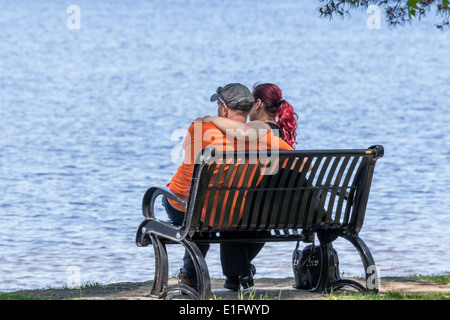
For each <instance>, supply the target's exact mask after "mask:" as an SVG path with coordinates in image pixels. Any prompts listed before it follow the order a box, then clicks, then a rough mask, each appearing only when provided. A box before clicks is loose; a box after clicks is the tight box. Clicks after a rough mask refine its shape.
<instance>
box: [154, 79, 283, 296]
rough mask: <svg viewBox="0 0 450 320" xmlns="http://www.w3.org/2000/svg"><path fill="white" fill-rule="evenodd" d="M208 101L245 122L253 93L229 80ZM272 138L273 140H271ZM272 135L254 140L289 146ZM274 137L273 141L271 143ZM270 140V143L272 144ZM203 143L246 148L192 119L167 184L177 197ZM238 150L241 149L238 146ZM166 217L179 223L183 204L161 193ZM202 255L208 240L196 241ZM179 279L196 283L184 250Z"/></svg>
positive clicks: (187, 181)
mask: <svg viewBox="0 0 450 320" xmlns="http://www.w3.org/2000/svg"><path fill="white" fill-rule="evenodd" d="M210 100H211V101H217V104H218V110H217V113H218V115H219V117H224V118H227V119H231V120H234V121H238V122H241V123H245V122H246V120H247V116H248V113H249V112H250V110H251V108H252V106H253V96H252V94H251V92H250V90H249V89H248V88H247V87H245V86H244V85H242V84H239V83H230V84H228V85H226V86H225V87H223V88H221V87H219V88H218V89H217V92H216V93H215V94H213V95H212V96H211V99H210ZM275 139H276V140H275ZM275 139H274V137H272V135H271V133H270V132H269V133H268V134H267V136H265V137H264V138H261V139H260V140H261V141H259V140H258V142H259V144H257V147H256V148H257V149H260V146H262V147H263V148H267V149H271V150H274V149H276V148H278V149H279V150H292V148H291V147H290V146H289V145H288V144H287V143H285V142H284V141H283V140H281V139H279V138H276V137H275ZM273 141H275V143H273ZM272 144H274V145H273V146H272ZM205 147H214V148H216V149H217V150H218V151H239V148H248V147H249V145H248V144H245V143H244V144H243V143H238V141H236V139H235V138H234V136H232V135H227V134H225V133H224V132H222V131H220V130H219V129H218V128H217V127H216V126H215V125H214V124H212V123H201V122H195V121H194V122H193V123H192V124H191V126H190V127H189V130H188V133H187V135H186V138H185V140H184V142H183V149H184V151H185V155H184V160H183V163H182V165H181V166H180V167H179V168H178V170H177V172H176V174H175V175H174V176H173V178H172V180H171V181H170V182H169V183H168V184H167V187H169V189H170V190H171V191H172V192H173V193H174V194H175V195H177V196H178V197H180V198H182V199H187V197H188V195H189V188H190V184H191V179H192V172H193V169H194V162H195V159H196V157H197V155H198V153H199V152H200V151H201V150H202V149H203V148H205ZM241 150H242V149H241ZM163 206H164V207H165V209H166V211H167V214H168V216H169V219H170V220H171V221H172V223H173V224H175V225H182V223H183V219H184V208H183V206H181V205H180V204H178V203H177V202H175V201H172V200H171V199H168V198H167V197H163ZM197 246H198V248H199V249H200V251H201V252H202V254H203V256H206V253H207V252H208V250H209V244H200V243H199V244H197ZM179 281H180V282H181V283H184V284H186V285H189V286H191V287H195V284H196V283H197V280H196V273H195V268H194V264H193V261H192V259H191V257H190V255H189V253H188V252H186V253H185V255H184V258H183V268H182V269H181V273H180V275H179Z"/></svg>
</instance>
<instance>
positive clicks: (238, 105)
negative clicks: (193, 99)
mask: <svg viewBox="0 0 450 320" xmlns="http://www.w3.org/2000/svg"><path fill="white" fill-rule="evenodd" d="M210 101H217V104H218V106H219V108H218V110H217V113H218V115H219V117H224V118H232V117H236V116H239V117H243V118H244V119H247V115H248V113H249V112H250V110H251V108H252V106H253V96H252V93H251V92H250V90H249V89H248V88H247V87H246V86H244V85H242V84H240V83H229V84H227V85H226V86H225V87H219V88H217V91H216V93H214V94H213V95H212V96H211V98H210Z"/></svg>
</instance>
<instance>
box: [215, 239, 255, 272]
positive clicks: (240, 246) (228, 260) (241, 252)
mask: <svg viewBox="0 0 450 320" xmlns="http://www.w3.org/2000/svg"><path fill="white" fill-rule="evenodd" d="M263 247H264V243H233V242H226V243H221V244H220V261H221V263H222V271H223V274H224V275H225V276H226V277H227V278H230V277H239V276H244V277H245V276H247V275H250V274H251V271H250V270H251V267H250V265H251V262H252V260H253V259H254V258H255V257H256V256H257V255H258V253H259V252H260V251H261V249H262V248H263Z"/></svg>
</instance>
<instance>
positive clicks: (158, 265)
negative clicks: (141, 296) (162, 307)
mask: <svg viewBox="0 0 450 320" xmlns="http://www.w3.org/2000/svg"><path fill="white" fill-rule="evenodd" d="M150 238H151V240H152V244H153V249H154V250H155V278H154V281H153V286H152V289H151V291H150V294H149V295H150V296H155V297H158V298H164V296H165V294H166V288H167V284H168V277H169V264H168V261H167V251H166V247H165V245H164V244H163V243H162V242H161V241H160V240H159V239H158V237H157V236H156V235H153V234H151V235H150Z"/></svg>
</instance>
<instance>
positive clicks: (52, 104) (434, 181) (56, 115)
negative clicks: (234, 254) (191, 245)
mask: <svg viewBox="0 0 450 320" xmlns="http://www.w3.org/2000/svg"><path fill="white" fill-rule="evenodd" d="M75 4H76V5H78V6H79V8H80V17H81V20H80V21H81V22H80V26H81V29H74V30H72V29H69V28H68V27H67V24H66V22H67V19H68V17H69V16H70V14H68V13H67V12H66V9H67V7H68V6H69V3H64V2H58V1H39V2H38V1H31V0H30V1H25V0H24V1H4V0H0V8H1V9H0V129H1V130H0V132H1V134H0V289H18V288H23V289H24V288H37V287H39V288H43V287H47V286H62V285H64V284H66V283H67V281H68V278H70V276H71V270H73V268H74V267H75V268H78V269H77V270H79V272H80V273H79V274H80V278H81V281H82V282H87V281H96V282H99V283H106V282H115V281H118V282H123V281H146V280H150V279H152V277H153V270H154V260H153V250H152V248H151V247H148V248H138V247H136V246H135V243H134V237H135V232H136V229H137V227H138V225H139V223H140V222H141V221H142V215H141V199H142V196H143V194H144V192H145V191H146V189H147V188H148V187H150V186H155V185H157V186H162V185H165V184H166V183H167V182H168V181H169V180H170V179H171V177H172V175H173V174H174V173H175V171H176V169H177V164H176V163H174V162H172V161H171V157H170V153H171V151H172V150H173V148H174V147H175V146H177V145H178V144H179V142H180V139H181V137H177V135H176V134H175V135H174V136H173V137H172V133H173V132H176V130H177V129H186V128H187V127H188V126H189V124H190V122H191V121H192V120H193V119H194V118H196V117H199V116H203V115H214V114H215V113H216V112H217V108H216V105H215V104H213V103H210V102H209V96H210V95H211V93H212V92H213V91H214V90H215V89H216V88H217V86H219V85H224V84H226V83H228V82H236V81H238V82H241V83H244V84H246V85H248V86H249V87H251V86H252V85H253V84H254V83H255V82H257V81H265V82H274V83H277V84H278V85H279V86H280V87H281V88H282V89H283V93H284V98H285V99H286V100H288V101H289V102H291V104H292V105H293V106H294V108H295V110H296V112H297V113H298V114H299V125H300V129H299V132H298V141H299V145H298V146H297V148H298V149H327V148H365V147H368V146H370V145H373V144H382V145H384V147H385V157H384V158H382V159H381V160H379V162H378V163H377V166H376V168H375V171H376V172H375V177H374V181H373V186H372V191H371V196H370V199H369V204H368V209H367V214H366V220H365V225H364V227H363V229H362V231H361V233H360V235H361V237H362V238H363V240H364V241H365V242H366V243H367V244H368V246H369V247H370V249H371V251H372V254H373V256H374V258H375V261H376V263H377V265H378V268H379V270H380V273H381V275H382V276H390V275H396V274H405V273H409V272H414V273H428V274H429V273H440V272H445V271H449V269H450V255H449V254H448V252H449V249H450V246H449V244H450V232H449V227H448V221H449V220H448V219H449V213H448V210H449V208H450V197H449V196H448V195H449V192H448V187H449V181H450V166H449V162H450V130H449V128H450V116H449V106H450V105H449V101H450V90H449V73H448V70H450V59H448V53H449V52H450V33H449V32H447V33H442V32H439V31H437V30H436V29H435V28H434V23H435V22H436V21H434V20H433V18H432V17H430V18H428V19H424V20H423V21H420V22H415V23H413V24H412V25H407V26H405V27H399V28H397V29H393V30H392V29H390V28H389V27H388V26H387V25H386V24H385V23H384V17H383V18H382V23H381V29H379V30H377V29H374V30H371V29H368V28H367V25H366V20H367V18H368V17H369V16H370V15H369V14H366V13H365V12H364V11H363V12H354V13H353V15H352V17H351V18H350V19H346V20H345V21H341V20H334V21H329V20H323V19H319V18H318V17H317V13H316V9H317V8H316V7H317V6H318V5H319V1H308V2H306V1H302V2H299V1H294V0H289V1H288V0H280V1H275V2H274V1H268V0H267V1H266V0H262V1H245V2H244V1H237V0H232V1H227V2H226V3H225V2H223V1H182V2H181V1H131V0H130V1H120V2H119V1H117V2H116V1H115V2H112V1H111V2H108V1H78V0H77V1H76V3H75ZM431 15H432V14H431ZM293 247H294V244H292V243H288V244H267V245H266V247H265V248H264V249H263V251H262V252H261V254H260V256H258V257H257V258H256V260H255V265H256V267H257V268H258V273H257V277H263V276H265V277H287V276H292V271H291V267H290V260H291V252H292V250H293ZM335 247H336V249H337V251H338V253H339V258H340V261H341V269H342V270H341V271H344V273H345V274H352V275H362V274H363V269H362V265H361V263H360V261H359V257H358V255H357V253H356V251H354V250H353V249H352V247H351V246H350V244H348V243H346V242H345V241H344V240H339V241H337V242H336V245H335ZM218 253H219V249H218V247H217V246H216V245H213V246H212V249H211V250H210V252H209V254H208V256H207V263H208V265H209V267H210V274H211V276H213V277H220V276H222V273H221V267H220V262H219V256H218ZM181 255H182V250H181V249H180V248H177V247H174V246H170V247H169V258H170V262H171V266H170V272H171V275H173V274H175V273H176V272H177V271H178V268H179V267H180V265H181Z"/></svg>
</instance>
